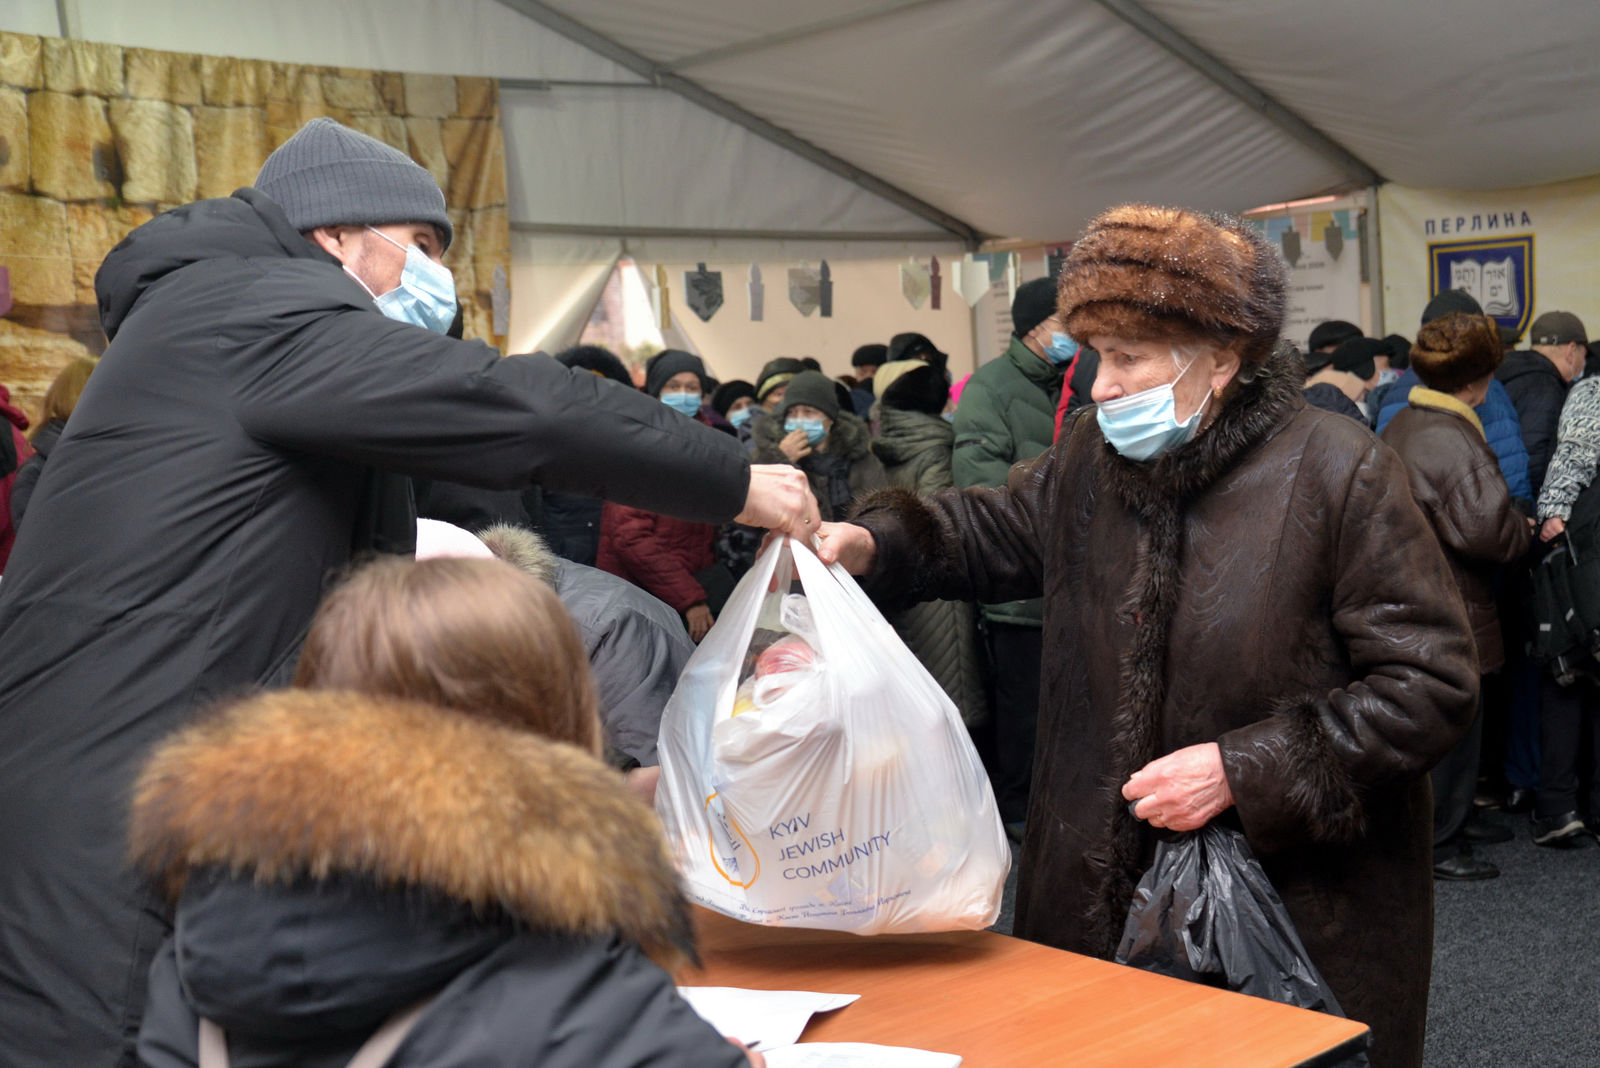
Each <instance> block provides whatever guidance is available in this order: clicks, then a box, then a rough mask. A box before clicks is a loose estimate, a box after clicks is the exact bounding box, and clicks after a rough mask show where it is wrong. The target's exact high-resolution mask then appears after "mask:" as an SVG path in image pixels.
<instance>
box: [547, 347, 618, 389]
mask: <svg viewBox="0 0 1600 1068" xmlns="http://www.w3.org/2000/svg"><path fill="white" fill-rule="evenodd" d="M556 362H557V363H559V364H562V365H564V366H566V367H571V368H572V369H574V370H577V371H588V372H590V373H591V374H597V375H599V376H600V377H601V378H609V379H611V380H612V381H613V382H621V383H622V384H623V385H625V386H627V387H628V388H629V389H632V388H633V378H632V377H631V376H630V375H629V374H628V368H627V367H626V366H624V365H623V363H622V361H621V360H619V359H617V357H616V356H614V355H612V353H611V350H610V349H607V348H602V347H601V346H599V345H575V346H573V347H572V348H570V349H562V350H561V351H560V352H558V353H556Z"/></svg>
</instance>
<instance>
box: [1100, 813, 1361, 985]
mask: <svg viewBox="0 0 1600 1068" xmlns="http://www.w3.org/2000/svg"><path fill="white" fill-rule="evenodd" d="M1116 960H1117V963H1118V964H1130V965H1132V966H1133V967H1135V968H1142V969H1144V970H1145V971H1150V972H1158V973H1160V974H1162V975H1170V976H1173V977H1174V978H1177V979H1187V980H1189V981H1191V982H1197V983H1205V984H1206V985H1208V986H1217V987H1222V988H1224V989H1227V990H1233V991H1237V992H1238V993H1241V994H1251V995H1254V996H1255V997H1260V998H1267V999H1268V1000H1270V1001H1281V1002H1284V1003H1285V1004H1289V1005H1297V1006H1299V1007H1300V1008H1302V1009H1314V1010H1315V1011H1317V1012H1326V1013H1330V1014H1332V1015H1334V1016H1343V1015H1344V1012H1343V1011H1342V1010H1341V1009H1340V1008H1339V1002H1338V999H1336V998H1335V997H1334V996H1333V991H1332V990H1330V989H1329V988H1328V984H1327V983H1326V982H1324V981H1323V978H1322V976H1321V975H1320V974H1318V972H1317V969H1316V966H1315V965H1313V964H1312V963H1311V958H1310V957H1309V956H1308V955H1307V954H1306V948H1305V946H1304V945H1302V944H1301V942H1300V936H1299V934H1297V933H1296V932H1295V929H1294V923H1293V922H1292V921H1291V920H1290V919H1289V913H1288V910H1286V909H1285V908H1284V907H1283V902H1282V901H1281V900H1279V898H1278V893H1277V891H1276V890H1274V889H1273V888H1272V883H1271V882H1270V881H1268V879H1267V873H1266V872H1265V871H1263V870H1262V868H1261V864H1260V863H1259V862H1258V861H1257V860H1256V858H1255V855H1254V854H1252V853H1251V852H1250V846H1249V844H1248V843H1246V842H1245V840H1244V835H1242V834H1240V833H1239V832H1238V831H1235V830H1232V829H1231V828H1227V827H1218V826H1216V825H1215V824H1208V825H1206V826H1205V827H1202V828H1201V829H1200V830H1198V831H1193V832H1191V833H1189V834H1184V835H1181V836H1179V837H1178V838H1176V839H1171V840H1163V841H1161V842H1160V843H1159V844H1158V845H1157V846H1156V858H1155V863H1154V864H1152V865H1151V866H1150V870H1149V871H1147V872H1145V875H1144V878H1143V879H1140V880H1139V887H1138V889H1137V890H1136V891H1135V893H1134V898H1133V905H1132V907H1131V908H1129V909H1128V923H1127V926H1125V927H1124V928H1123V929H1122V942H1121V943H1120V944H1119V945H1118V946H1117V957H1116Z"/></svg>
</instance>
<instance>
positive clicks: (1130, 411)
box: [1095, 354, 1211, 463]
mask: <svg viewBox="0 0 1600 1068" xmlns="http://www.w3.org/2000/svg"><path fill="white" fill-rule="evenodd" d="M1173 360H1174V361H1176V360H1177V356H1176V354H1174V356H1173ZM1193 366H1194V361H1192V360H1191V361H1190V363H1189V367H1193ZM1189 367H1185V368H1184V369H1183V370H1182V371H1181V372H1179V374H1178V378H1182V377H1183V376H1184V375H1186V374H1188V373H1189ZM1178 378H1175V379H1173V380H1172V381H1171V382H1168V383H1166V384H1165V385H1161V386H1156V387H1155V388H1154V389H1146V390H1142V391H1141V392H1138V393H1134V394H1130V395H1129V396H1126V397H1118V398H1117V399H1116V400H1110V401H1106V402H1104V403H1103V404H1101V405H1100V406H1099V408H1098V409H1097V411H1096V413H1095V417H1096V418H1097V419H1098V420H1099V422H1100V431H1101V433H1103V434H1105V436H1106V440H1107V441H1109V442H1111V446H1112V448H1114V449H1116V450H1117V451H1118V452H1119V453H1121V454H1122V455H1123V456H1126V457H1127V458H1128V459H1130V460H1137V461H1139V462H1141V463H1143V462H1145V461H1148V460H1154V459H1155V458H1156V457H1158V456H1160V455H1161V454H1162V453H1164V452H1166V451H1168V450H1169V449H1174V448H1176V447H1178V446H1179V445H1182V444H1184V443H1185V442H1187V441H1190V440H1192V439H1193V438H1194V436H1195V433H1196V432H1197V431H1199V429H1200V416H1201V414H1202V413H1203V412H1204V411H1205V409H1206V405H1207V404H1209V403H1211V394H1209V393H1207V394H1206V399H1205V403H1203V404H1201V405H1200V407H1198V408H1196V409H1195V411H1194V414H1193V415H1191V416H1190V417H1189V418H1187V419H1185V420H1184V421H1183V422H1181V423H1180V422H1178V419H1177V408H1178V401H1177V398H1176V396H1175V395H1174V394H1173V392H1172V387H1173V386H1175V385H1177V383H1178Z"/></svg>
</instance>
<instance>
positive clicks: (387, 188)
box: [255, 118, 455, 248]
mask: <svg viewBox="0 0 1600 1068" xmlns="http://www.w3.org/2000/svg"><path fill="white" fill-rule="evenodd" d="M255 188H256V189H257V190H259V191H260V192H262V193H265V194H266V195H267V196H269V197H271V198H272V199H273V201H274V202H276V203H277V205H278V206H279V207H280V208H282V209H283V213H284V214H285V215H287V216H288V217H289V224H290V225H291V226H293V227H294V228H295V229H296V230H299V231H300V232H301V233H304V232H305V231H307V230H314V229H316V228H317V227H319V226H340V225H353V224H362V225H375V226H381V225H383V224H385V223H410V222H425V223H432V224H433V225H434V226H437V227H438V228H439V232H440V233H441V234H442V235H443V238H444V246H445V248H449V247H450V242H451V241H453V240H454V239H455V228H454V227H452V226H451V225H450V216H449V215H447V214H445V210H444V193H442V192H441V191H440V190H439V183H438V182H436V181H434V180H433V175H431V174H429V173H428V172H427V171H426V170H425V169H423V167H422V166H421V165H420V164H418V163H417V162H415V161H414V160H413V159H412V158H411V157H410V156H408V155H406V154H405V153H404V152H401V151H400V150H399V149H398V148H391V147H390V146H389V145H386V144H384V143H383V142H382V141H379V140H378V139H377V138H375V137H368V136H367V135H366V134H364V133H359V132H357V131H355V130H352V129H350V128H349V127H348V126H341V125H340V124H339V123H337V122H335V121H334V120H333V119H325V118H319V119H312V120H311V121H310V122H308V123H306V124H305V125H304V126H302V127H300V129H299V130H298V131H297V132H296V133H295V135H294V136H293V137H291V138H289V140H287V141H285V142H284V143H283V144H281V145H279V146H278V147H277V149H276V150H274V151H273V153H272V155H270V156H268V157H267V161H266V162H265V163H263V164H262V165H261V171H260V173H258V174H257V175H256V180H255Z"/></svg>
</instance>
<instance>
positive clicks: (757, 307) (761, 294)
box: [746, 264, 766, 323]
mask: <svg viewBox="0 0 1600 1068" xmlns="http://www.w3.org/2000/svg"><path fill="white" fill-rule="evenodd" d="M746 288H747V289H749V291H750V321H752V323H760V321H762V318H763V317H765V315H766V286H763V285H762V265H760V264H750V280H749V281H747V283H746Z"/></svg>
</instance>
